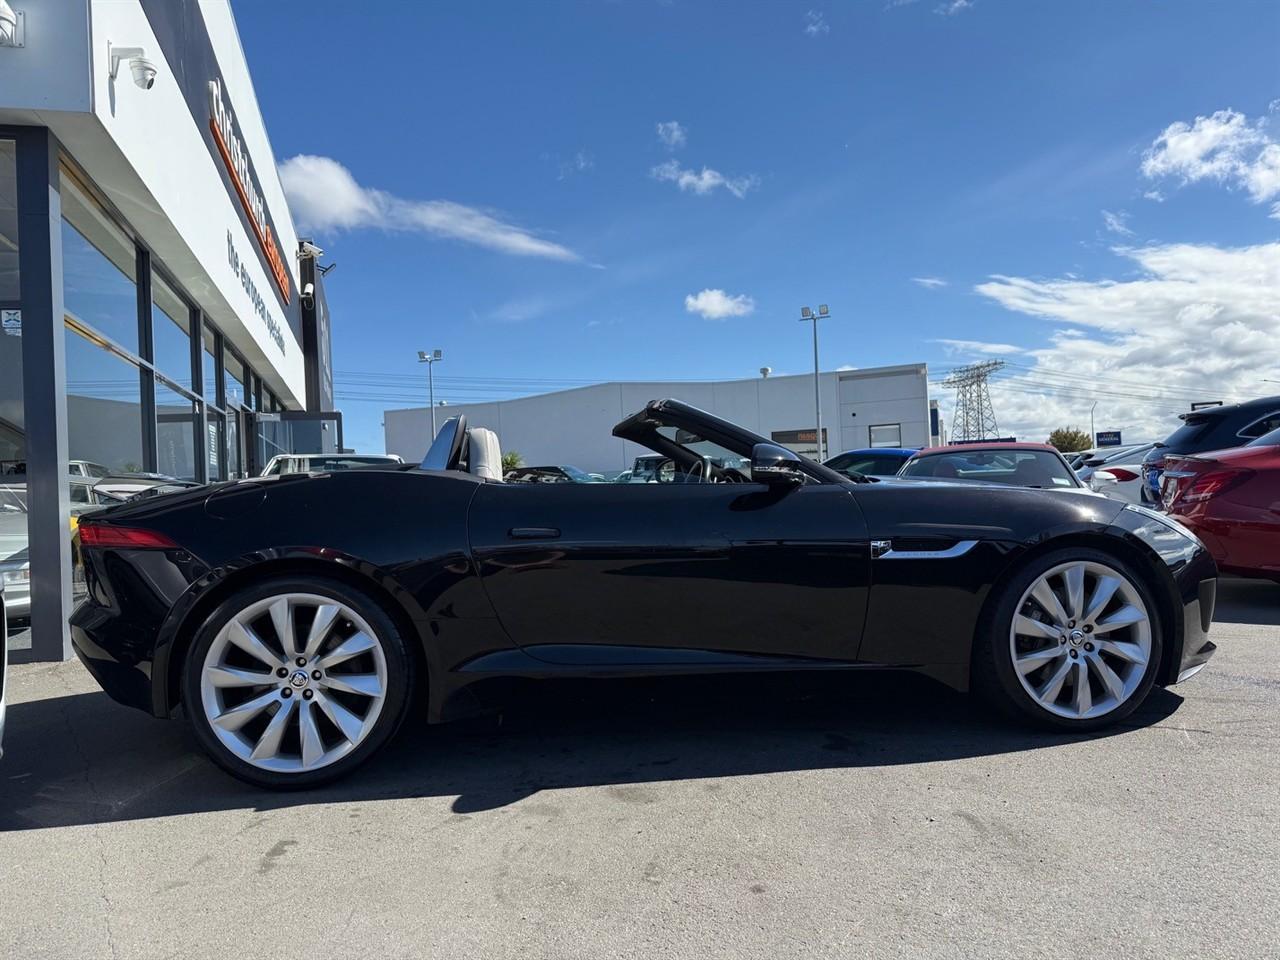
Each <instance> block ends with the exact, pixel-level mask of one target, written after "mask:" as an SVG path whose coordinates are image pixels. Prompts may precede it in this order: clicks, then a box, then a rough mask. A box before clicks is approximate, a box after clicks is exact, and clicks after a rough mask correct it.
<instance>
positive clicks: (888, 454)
mask: <svg viewBox="0 0 1280 960" xmlns="http://www.w3.org/2000/svg"><path fill="white" fill-rule="evenodd" d="M915 452H916V451H915V450H908V449H906V448H903V447H872V448H869V449H866V450H847V451H845V452H844V453H840V454H836V456H834V457H832V458H831V459H830V460H828V461H827V462H826V466H828V467H830V468H831V469H832V470H838V471H840V472H841V473H843V474H846V475H848V476H853V475H854V474H855V473H859V474H862V475H863V476H864V477H892V476H893V475H894V474H896V473H897V472H898V468H899V467H901V466H902V465H903V464H904V463H906V462H907V460H908V459H910V457H911V455H912V454H913V453H915Z"/></svg>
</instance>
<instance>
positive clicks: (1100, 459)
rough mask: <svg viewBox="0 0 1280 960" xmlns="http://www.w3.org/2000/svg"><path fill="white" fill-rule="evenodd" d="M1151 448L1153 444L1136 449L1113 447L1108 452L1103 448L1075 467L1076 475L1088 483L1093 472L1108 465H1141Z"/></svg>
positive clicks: (1145, 444)
mask: <svg viewBox="0 0 1280 960" xmlns="http://www.w3.org/2000/svg"><path fill="white" fill-rule="evenodd" d="M1153 447H1155V444H1154V443H1144V444H1141V445H1139V446H1136V447H1118V448H1117V447H1113V448H1112V449H1110V450H1107V449H1105V448H1104V449H1102V450H1099V451H1098V452H1097V453H1095V454H1094V455H1093V456H1092V457H1089V458H1088V459H1087V460H1085V461H1084V462H1083V463H1081V464H1080V466H1078V467H1076V475H1077V476H1078V477H1079V478H1080V479H1081V480H1083V481H1084V482H1085V483H1088V482H1089V478H1090V477H1092V476H1093V474H1094V472H1095V471H1097V470H1105V469H1107V465H1108V464H1124V463H1138V464H1140V463H1142V458H1143V457H1145V456H1146V455H1147V454H1148V453H1149V452H1150V451H1151V449H1152V448H1153Z"/></svg>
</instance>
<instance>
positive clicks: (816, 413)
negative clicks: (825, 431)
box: [800, 303, 831, 461]
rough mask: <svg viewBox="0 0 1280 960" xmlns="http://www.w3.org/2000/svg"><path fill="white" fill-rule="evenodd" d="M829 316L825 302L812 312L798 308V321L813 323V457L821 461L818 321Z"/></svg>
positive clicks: (804, 308)
mask: <svg viewBox="0 0 1280 960" xmlns="http://www.w3.org/2000/svg"><path fill="white" fill-rule="evenodd" d="M830 316H831V310H830V308H829V307H828V306H827V305H826V304H825V303H820V304H818V312H817V313H814V312H813V310H812V309H810V308H809V307H801V308H800V322H801V323H804V322H805V321H809V322H811V323H812V324H813V418H814V427H815V430H814V445H815V446H816V448H817V450H818V455H817V457H816V458H815V459H817V460H819V461H821V460H823V459H825V458H824V457H823V449H822V380H821V377H820V376H819V367H818V321H819V320H826V319H827V318H828V317H830Z"/></svg>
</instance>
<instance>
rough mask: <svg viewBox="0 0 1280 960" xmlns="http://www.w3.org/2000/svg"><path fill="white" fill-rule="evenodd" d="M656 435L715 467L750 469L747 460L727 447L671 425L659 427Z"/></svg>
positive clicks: (749, 462)
mask: <svg viewBox="0 0 1280 960" xmlns="http://www.w3.org/2000/svg"><path fill="white" fill-rule="evenodd" d="M657 433H658V435H659V436H661V437H666V438H667V439H668V440H670V441H671V442H672V443H675V444H678V445H679V446H681V447H683V448H684V449H686V450H688V451H689V452H690V453H692V454H694V455H696V456H698V457H700V458H702V459H703V460H710V461H711V463H712V464H713V465H715V466H717V467H721V468H734V469H737V470H749V469H750V468H751V461H750V460H749V459H748V458H746V457H743V456H740V455H739V454H737V453H734V452H733V451H732V450H730V449H729V448H728V447H722V446H721V445H720V444H718V443H715V442H714V441H712V440H706V439H704V438H702V437H700V436H698V435H697V434H696V433H692V432H690V431H688V430H682V429H680V428H678V427H674V426H672V425H671V424H666V425H665V426H661V427H659V428H658V429H657Z"/></svg>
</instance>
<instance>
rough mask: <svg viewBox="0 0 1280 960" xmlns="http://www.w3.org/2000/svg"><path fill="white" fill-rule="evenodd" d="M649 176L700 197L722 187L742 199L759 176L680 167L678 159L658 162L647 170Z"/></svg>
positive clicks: (758, 183)
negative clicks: (728, 174) (735, 175)
mask: <svg viewBox="0 0 1280 960" xmlns="http://www.w3.org/2000/svg"><path fill="white" fill-rule="evenodd" d="M649 176H651V177H653V179H655V180H662V181H667V182H670V183H674V184H676V185H677V186H678V187H679V188H680V189H681V190H685V191H691V192H693V193H696V194H697V195H698V196H700V197H701V196H706V195H707V194H708V193H711V192H713V191H715V190H718V189H719V188H721V187H723V188H724V189H726V190H728V191H729V192H730V193H732V194H733V195H734V196H735V197H737V198H738V199H742V198H743V197H745V196H746V195H747V193H748V191H751V190H754V189H755V188H756V187H758V186H760V178H759V177H757V176H756V175H755V174H753V173H752V174H747V175H746V176H742V177H726V176H725V175H724V174H722V173H721V172H720V171H719V170H712V169H711V168H710V167H703V168H702V170H701V171H697V170H694V169H692V168H691V167H682V166H680V162H679V161H678V160H668V161H667V162H666V163H660V164H658V165H657V166H656V167H654V168H652V169H651V170H650V171H649Z"/></svg>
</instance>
